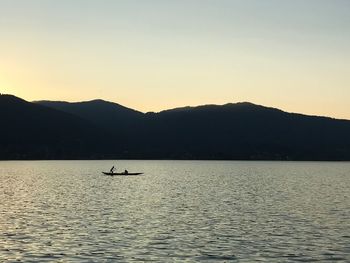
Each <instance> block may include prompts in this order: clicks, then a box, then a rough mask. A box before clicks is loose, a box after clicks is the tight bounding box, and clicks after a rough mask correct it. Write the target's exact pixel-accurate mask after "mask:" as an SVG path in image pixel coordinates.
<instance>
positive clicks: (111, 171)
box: [109, 165, 115, 173]
mask: <svg viewBox="0 0 350 263" xmlns="http://www.w3.org/2000/svg"><path fill="white" fill-rule="evenodd" d="M109 171H110V173H113V172H114V171H115V168H114V165H113V166H112V168H111V170H109Z"/></svg>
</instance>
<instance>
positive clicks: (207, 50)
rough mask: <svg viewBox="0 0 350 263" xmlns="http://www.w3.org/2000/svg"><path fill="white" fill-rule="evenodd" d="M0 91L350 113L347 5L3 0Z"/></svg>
mask: <svg viewBox="0 0 350 263" xmlns="http://www.w3.org/2000/svg"><path fill="white" fill-rule="evenodd" d="M0 92H1V93H10V94H14V95H17V96H19V97H22V98H24V99H26V100H41V99H50V100H67V101H81V100H89V99H94V98H102V99H106V100H110V101H114V102H117V103H120V104H123V105H125V106H128V107H132V108H135V109H138V110H141V111H159V110H162V109H168V108H173V107H177V106H185V105H199V104H209V103H215V104H224V103H227V102H238V101H250V102H253V103H257V104H263V105H266V106H273V107H278V108H281V109H283V110H286V111H292V112H302V113H306V114H313V115H327V116H332V117H337V118H346V119H350V1H349V0H307V1H306V0H172V1H169V0H119V1H118V0H115V1H113V0H109V1H108V0H95V1H92V0H55V1H53V0H52V1H51V0H22V1H20V0H0Z"/></svg>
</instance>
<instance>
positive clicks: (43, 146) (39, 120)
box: [0, 95, 114, 159]
mask: <svg viewBox="0 0 350 263" xmlns="http://www.w3.org/2000/svg"><path fill="white" fill-rule="evenodd" d="M0 117H1V129H0V158H1V159H79V158H84V159H85V158H94V156H96V158H98V157H101V156H102V153H105V154H108V153H110V151H109V147H108V145H110V143H111V140H110V138H111V135H110V134H109V133H108V132H106V131H104V130H103V129H101V128H100V127H98V126H96V125H94V124H93V123H91V122H88V121H86V120H84V119H82V118H80V117H78V116H75V115H72V114H68V113H65V112H62V111H58V110H55V109H52V108H48V107H44V106H41V105H37V104H34V103H30V102H27V101H24V100H22V99H20V98H17V97H15V96H11V95H1V96H0ZM97 138H98V139H97ZM112 142H114V141H113V140H112Z"/></svg>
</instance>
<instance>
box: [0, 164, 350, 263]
mask: <svg viewBox="0 0 350 263" xmlns="http://www.w3.org/2000/svg"><path fill="white" fill-rule="evenodd" d="M112 165H115V166H116V167H117V170H119V171H124V169H128V170H129V171H130V172H138V171H142V172H144V173H145V174H144V176H124V177H122V176H119V177H117V176H116V177H110V176H102V175H101V171H108V170H109V169H110V167H111V166H112ZM0 200H1V202H0V213H1V214H0V261H1V262H21V261H22V262H45V261H47V262H52V261H56V262H60V261H62V262H133V261H135V262H140V261H141V262H144V261H154V262H174V261H177V262H184V261H188V262H196V261H197V262H315V261H320V262H331V261H337V262H350V163H349V162H240V161H18V162H17V161H11V162H0Z"/></svg>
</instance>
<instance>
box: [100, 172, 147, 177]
mask: <svg viewBox="0 0 350 263" xmlns="http://www.w3.org/2000/svg"><path fill="white" fill-rule="evenodd" d="M102 173H103V174H104V175H110V176H114V175H125V176H128V175H141V174H143V173H110V172H108V173H107V172H102Z"/></svg>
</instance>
